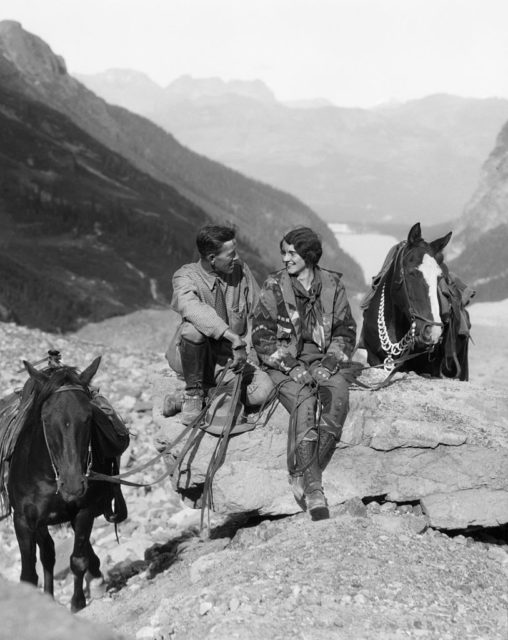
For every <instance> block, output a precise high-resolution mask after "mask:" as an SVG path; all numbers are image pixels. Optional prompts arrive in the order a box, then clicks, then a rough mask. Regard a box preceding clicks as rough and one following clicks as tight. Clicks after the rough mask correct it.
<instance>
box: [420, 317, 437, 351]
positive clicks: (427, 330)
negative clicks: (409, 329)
mask: <svg viewBox="0 0 508 640" xmlns="http://www.w3.org/2000/svg"><path fill="white" fill-rule="evenodd" d="M442 334H443V325H442V324H441V323H440V322H432V323H429V322H426V323H425V324H424V325H423V327H422V328H421V329H420V331H418V332H417V334H416V343H417V344H418V345H419V346H422V347H430V346H431V345H436V344H438V343H439V341H440V340H441V336H442Z"/></svg>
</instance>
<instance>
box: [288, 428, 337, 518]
mask: <svg viewBox="0 0 508 640" xmlns="http://www.w3.org/2000/svg"><path fill="white" fill-rule="evenodd" d="M295 454H296V464H297V465H298V469H299V470H303V490H304V493H305V503H306V506H307V509H308V511H309V513H310V516H311V518H312V520H324V519H326V518H329V517H330V512H329V511H328V505H327V504H326V498H325V495H324V493H323V487H322V486H321V469H320V468H319V466H318V460H317V451H316V442H315V441H314V440H302V442H300V444H299V445H298V447H297V448H296V452H295Z"/></svg>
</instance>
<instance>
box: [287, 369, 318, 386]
mask: <svg viewBox="0 0 508 640" xmlns="http://www.w3.org/2000/svg"><path fill="white" fill-rule="evenodd" d="M288 375H289V377H290V378H291V380H294V381H295V382H297V383H298V384H308V385H313V384H314V378H313V377H312V376H311V375H310V373H309V371H307V369H306V368H305V367H302V366H301V365H298V366H297V367H293V369H291V371H290V372H289V374H288Z"/></svg>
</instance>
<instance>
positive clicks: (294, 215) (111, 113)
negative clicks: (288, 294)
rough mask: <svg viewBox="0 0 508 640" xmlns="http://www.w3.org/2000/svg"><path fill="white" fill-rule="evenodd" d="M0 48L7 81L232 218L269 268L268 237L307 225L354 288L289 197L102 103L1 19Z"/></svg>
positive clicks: (347, 267) (344, 266)
mask: <svg viewBox="0 0 508 640" xmlns="http://www.w3.org/2000/svg"><path fill="white" fill-rule="evenodd" d="M12 47H14V48H15V50H16V53H15V54H13V53H12V51H11V48H12ZM0 51H1V52H2V53H4V54H5V53H7V56H5V55H3V56H1V57H0V74H2V75H3V76H4V77H5V78H7V79H8V82H9V86H11V87H13V88H15V89H16V90H18V91H20V92H21V93H25V94H26V95H29V96H30V97H31V98H35V99H38V100H42V101H43V102H44V103H46V104H47V105H48V106H50V107H52V108H53V109H56V110H57V111H59V112H61V113H63V114H65V115H67V116H68V117H70V118H71V119H72V120H73V122H74V123H75V124H77V125H78V126H79V127H80V128H81V129H83V130H84V131H86V132H87V133H88V134H89V135H91V136H92V137H94V138H96V139H98V140H101V141H102V142H103V144H105V145H107V146H108V147H109V148H111V149H112V150H113V151H115V152H117V153H119V154H120V155H122V156H123V157H125V158H126V159H127V160H129V161H130V162H132V163H133V164H134V165H135V166H136V167H137V168H138V169H140V170H142V171H144V172H145V173H148V174H149V175H151V176H152V177H153V178H155V179H156V180H159V181H162V182H165V183H166V184H169V185H170V186H172V187H173V188H176V189H177V190H178V191H179V192H180V193H181V194H182V195H183V196H185V197H186V198H187V199H189V200H191V201H192V202H194V203H195V204H197V205H198V206H199V207H200V208H202V209H203V210H204V211H205V212H206V213H207V214H208V215H209V216H210V217H211V218H212V219H214V220H217V221H219V222H221V223H222V222H230V223H234V224H235V225H236V226H237V228H238V233H239V236H240V237H241V238H242V239H243V240H244V241H245V242H246V243H250V244H251V245H253V246H255V247H256V249H257V250H258V251H259V254H260V257H261V259H262V260H263V261H264V262H265V263H266V265H267V267H268V269H272V268H276V267H277V266H278V264H279V262H280V259H279V255H278V246H277V244H276V242H270V243H267V242H266V238H267V237H272V236H273V237H276V238H278V237H281V236H282V234H283V233H284V231H285V230H287V229H288V228H290V227H292V226H296V225H298V224H308V225H309V226H312V227H314V228H315V229H316V231H317V232H318V233H319V234H320V235H321V236H322V238H323V249H324V251H323V262H324V264H325V266H326V265H328V266H330V267H331V268H339V267H338V265H340V268H339V270H341V271H344V273H345V277H346V280H349V281H350V284H351V286H352V287H353V288H355V289H357V290H358V289H359V288H360V286H361V285H360V283H361V281H362V279H361V272H360V269H359V267H358V266H357V265H356V263H355V262H354V261H353V260H352V259H351V258H350V257H349V256H347V255H346V254H344V253H343V252H342V251H341V250H340V249H339V247H338V245H337V242H336V240H335V238H334V237H332V236H330V234H329V230H328V228H327V226H326V224H325V223H324V222H323V221H322V220H321V219H320V218H319V217H318V216H317V215H316V214H315V213H314V212H313V211H312V210H311V209H310V208H309V207H308V206H306V205H304V204H303V203H302V202H300V201H299V200H297V199H296V198H295V197H294V196H290V195H289V194H287V193H283V192H281V191H280V190H277V189H275V188H273V187H270V186H269V185H266V184H262V183H260V182H259V181H254V180H251V179H249V178H246V177H245V176H244V175H241V174H240V173H238V172H237V171H233V170H231V169H228V168H226V167H223V166H222V165H220V164H219V163H217V162H214V161H212V160H209V159H207V158H205V157H203V156H201V155H199V154H196V153H194V152H192V151H190V150H189V149H187V148H186V147H184V146H183V145H181V144H180V143H179V142H178V141H177V140H176V139H175V138H174V136H172V135H171V134H169V133H166V132H165V131H163V129H162V128H161V127H159V126H157V125H155V124H153V123H152V122H150V121H149V120H147V119H146V118H143V117H141V116H138V115H136V114H133V113H130V112H129V111H127V110H126V109H124V108H122V107H117V106H113V105H109V104H107V103H106V102H105V101H104V100H103V99H102V98H98V97H97V96H95V94H93V93H92V92H91V91H90V90H89V89H87V88H86V87H84V85H81V84H80V83H79V82H78V80H76V79H74V78H72V77H71V76H69V75H68V74H67V72H66V70H65V67H62V66H61V65H59V63H58V57H56V56H54V54H53V52H52V51H51V49H50V47H49V46H48V45H47V44H46V43H44V41H42V40H41V39H40V38H38V37H37V36H33V35H32V34H29V33H28V32H26V31H24V30H23V29H22V27H21V25H19V23H14V22H3V23H0ZM39 60H40V61H41V69H40V73H39V74H38V75H37V82H35V80H34V73H35V70H36V69H37V64H38V61H39Z"/></svg>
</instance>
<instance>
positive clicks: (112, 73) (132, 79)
mask: <svg viewBox="0 0 508 640" xmlns="http://www.w3.org/2000/svg"><path fill="white" fill-rule="evenodd" d="M74 75H75V76H76V77H77V78H78V79H81V78H82V79H83V80H85V79H86V80H93V81H97V82H98V81H101V82H104V83H105V84H109V85H118V86H121V85H129V86H132V85H136V86H150V87H154V88H157V89H160V90H161V91H162V87H161V86H160V85H159V84H157V83H156V82H155V81H154V80H152V78H150V76H149V75H148V74H147V73H145V72H144V71H137V70H136V69H124V68H118V67H114V68H111V69H106V71H102V72H100V73H93V74H89V73H76V74H74Z"/></svg>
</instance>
